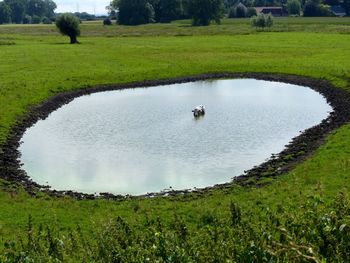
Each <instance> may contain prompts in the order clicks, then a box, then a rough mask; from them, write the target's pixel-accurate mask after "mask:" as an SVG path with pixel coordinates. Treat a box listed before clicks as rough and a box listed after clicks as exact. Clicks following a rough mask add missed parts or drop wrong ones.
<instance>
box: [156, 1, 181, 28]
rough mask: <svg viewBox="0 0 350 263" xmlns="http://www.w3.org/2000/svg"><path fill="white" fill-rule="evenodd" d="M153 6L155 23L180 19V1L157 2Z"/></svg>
mask: <svg viewBox="0 0 350 263" xmlns="http://www.w3.org/2000/svg"><path fill="white" fill-rule="evenodd" d="M155 6H156V7H155ZM155 6H153V8H154V10H155V19H156V22H161V23H169V22H170V21H173V20H175V19H178V18H180V17H181V15H182V14H183V6H182V1H181V0H159V1H158V3H157V4H155Z"/></svg>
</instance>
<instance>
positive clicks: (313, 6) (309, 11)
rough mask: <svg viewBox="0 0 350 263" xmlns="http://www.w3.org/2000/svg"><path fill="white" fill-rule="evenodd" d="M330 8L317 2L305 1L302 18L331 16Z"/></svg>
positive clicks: (316, 0)
mask: <svg viewBox="0 0 350 263" xmlns="http://www.w3.org/2000/svg"><path fill="white" fill-rule="evenodd" d="M332 15H333V14H332V12H331V11H330V7H329V6H327V5H323V4H321V3H320V1H319V0H307V1H306V3H305V5H304V16H332Z"/></svg>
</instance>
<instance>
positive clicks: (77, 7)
mask: <svg viewBox="0 0 350 263" xmlns="http://www.w3.org/2000/svg"><path fill="white" fill-rule="evenodd" d="M54 2H55V3H56V5H57V9H56V10H55V12H56V13H63V12H87V13H89V14H96V15H102V14H106V13H107V11H106V6H107V5H109V3H110V0H54Z"/></svg>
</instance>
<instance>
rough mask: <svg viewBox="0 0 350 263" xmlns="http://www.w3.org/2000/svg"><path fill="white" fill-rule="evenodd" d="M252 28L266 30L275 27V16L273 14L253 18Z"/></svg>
mask: <svg viewBox="0 0 350 263" xmlns="http://www.w3.org/2000/svg"><path fill="white" fill-rule="evenodd" d="M251 23H252V26H254V27H256V28H262V29H265V28H266V27H272V26H273V16H272V15H271V14H267V15H266V14H263V13H260V14H258V15H257V16H253V17H252V19H251Z"/></svg>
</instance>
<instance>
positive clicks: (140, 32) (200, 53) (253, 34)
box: [0, 18, 350, 261]
mask: <svg viewBox="0 0 350 263" xmlns="http://www.w3.org/2000/svg"><path fill="white" fill-rule="evenodd" d="M275 23H276V25H275V26H274V27H273V28H272V29H271V31H269V32H265V31H259V32H257V31H256V30H255V29H254V28H252V27H251V26H250V24H249V20H247V19H237V20H224V21H223V23H222V25H211V26H209V27H198V28H193V27H190V26H189V25H190V24H189V21H178V22H176V23H172V24H159V25H143V26H137V27H125V26H124V27H122V26H116V25H113V26H111V27H104V26H102V22H101V23H100V22H93V23H83V24H82V36H81V37H80V38H79V41H80V42H81V44H79V45H70V44H68V42H69V41H68V38H66V37H63V36H60V35H59V34H58V33H57V31H56V29H55V28H54V26H53V25H36V26H32V25H29V26H24V25H4V26H0V145H1V143H4V142H5V141H6V138H7V136H8V135H9V132H10V129H11V127H13V126H14V125H15V123H16V119H17V118H19V117H20V116H23V115H24V114H25V113H26V111H27V110H28V109H29V108H30V107H31V106H33V105H37V104H39V103H40V102H43V101H44V100H45V99H47V98H49V97H50V96H53V95H55V94H58V93H60V92H63V91H68V90H74V89H81V88H89V87H93V86H95V85H99V84H113V83H127V82H133V81H142V80H153V79H166V78H173V77H181V76H189V75H196V74H202V73H215V72H268V73H282V74H284V73H285V74H296V75H301V76H308V77H313V78H319V79H326V80H329V81H330V82H331V83H332V84H334V85H335V86H336V87H338V88H342V89H346V90H349V89H350V18H342V19H341V18H281V19H277V20H276V21H275ZM349 138H350V125H344V126H343V127H341V128H340V129H338V130H337V131H335V132H334V133H333V134H330V135H329V136H328V139H327V141H326V143H325V144H324V145H323V146H321V147H320V149H318V150H317V152H316V153H315V154H314V155H313V156H312V157H310V158H309V159H308V160H307V161H305V162H304V163H302V164H300V165H299V166H298V167H297V168H295V169H294V170H293V171H291V172H290V173H288V174H286V175H284V176H282V177H280V178H278V179H275V180H274V181H273V182H272V184H270V185H268V186H265V187H262V188H242V187H238V186H237V187H232V188H230V189H227V190H215V191H213V192H210V193H207V194H202V195H185V196H179V197H169V198H155V199H141V200H139V199H132V200H125V201H109V200H95V201H88V200H86V201H77V200H74V199H71V198H68V197H67V198H53V197H48V196H46V195H41V194H40V195H38V196H36V197H31V196H29V195H28V194H26V193H25V192H24V191H22V190H21V189H17V188H15V187H13V186H9V185H8V183H7V182H5V181H0V252H1V242H3V241H5V240H11V239H13V240H17V239H18V236H25V235H26V229H27V222H28V217H29V215H30V216H31V217H32V220H33V224H34V225H39V224H44V225H45V224H47V225H55V226H57V227H58V229H60V231H62V232H65V231H69V229H71V228H74V227H76V226H77V225H79V226H80V227H81V228H82V230H83V231H84V232H85V233H89V231H90V229H91V228H95V227H96V226H100V225H101V224H103V223H105V222H107V221H109V220H110V219H111V218H115V217H117V216H120V217H122V218H123V219H125V220H126V221H127V222H129V224H130V225H137V224H139V223H140V221H142V220H143V218H144V216H145V214H147V215H149V216H150V217H152V218H156V217H158V216H159V218H161V220H163V221H164V224H165V225H166V224H167V223H169V224H170V222H171V220H172V218H173V217H174V214H177V215H180V216H181V218H183V220H184V222H186V224H187V225H188V227H189V228H190V229H195V228H196V227H198V224H199V223H198V222H200V221H201V220H202V218H203V216H205V215H207V214H215V215H217V216H218V217H222V218H225V217H229V216H230V214H229V209H228V207H229V206H230V203H231V202H235V203H236V204H237V205H239V206H240V207H241V209H242V211H244V215H245V216H247V217H249V218H250V220H251V221H253V222H254V220H262V219H261V218H263V220H268V219H267V217H266V216H264V215H265V214H266V209H278V208H279V207H281V206H283V207H284V209H285V210H286V211H291V213H292V212H293V211H295V210H298V209H299V208H300V207H301V206H302V205H303V204H305V203H306V202H308V200H309V199H310V198H315V196H316V197H317V198H319V199H321V200H322V202H323V203H324V204H329V203H330V202H331V200H333V199H334V197H335V196H336V195H337V193H338V192H340V191H343V192H345V193H347V192H348V191H349V186H350V140H349ZM0 150H1V146H0ZM0 154H1V151H0ZM179 172H181V171H179ZM259 224H261V225H264V224H268V221H261V222H259ZM139 231H141V232H140V233H142V229H139ZM87 235H88V234H87ZM0 261H1V258H0Z"/></svg>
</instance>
